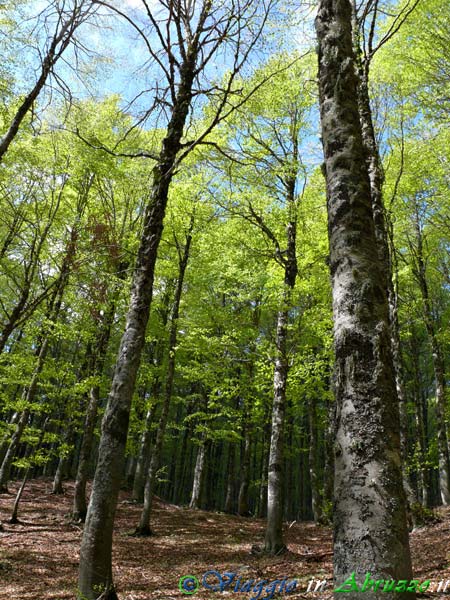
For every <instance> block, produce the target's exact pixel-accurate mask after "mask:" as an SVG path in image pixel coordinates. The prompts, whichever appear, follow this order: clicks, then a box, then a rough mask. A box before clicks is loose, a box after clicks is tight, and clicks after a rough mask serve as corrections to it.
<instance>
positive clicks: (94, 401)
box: [72, 298, 116, 523]
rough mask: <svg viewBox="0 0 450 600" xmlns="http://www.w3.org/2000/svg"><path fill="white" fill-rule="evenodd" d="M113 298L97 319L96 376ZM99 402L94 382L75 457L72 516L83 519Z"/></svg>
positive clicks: (109, 325) (103, 353) (92, 366)
mask: <svg viewBox="0 0 450 600" xmlns="http://www.w3.org/2000/svg"><path fill="white" fill-rule="evenodd" d="M115 305H116V303H115V300H114V298H113V299H112V300H111V301H110V303H109V306H108V309H107V311H106V312H105V314H104V316H103V318H102V319H101V321H100V326H99V332H98V337H97V343H96V345H95V346H94V347H93V349H92V357H91V364H90V370H91V372H92V374H93V375H95V376H96V377H101V375H102V373H103V367H104V363H105V358H106V351H107V349H108V344H109V339H110V337H111V328H112V325H113V322H114V313H115ZM99 402H100V386H99V384H98V383H96V384H94V385H93V386H92V387H91V388H90V390H89V399H88V405H87V409H86V415H85V419H84V428H83V437H82V440H81V446H80V451H79V458H78V468H77V474H76V477H75V490H74V497H73V507H72V518H73V520H75V521H81V522H83V523H84V521H85V519H86V514H87V502H86V484H87V479H88V475H89V464H90V460H91V455H92V449H93V441H94V431H95V425H96V422H97V410H98V405H99Z"/></svg>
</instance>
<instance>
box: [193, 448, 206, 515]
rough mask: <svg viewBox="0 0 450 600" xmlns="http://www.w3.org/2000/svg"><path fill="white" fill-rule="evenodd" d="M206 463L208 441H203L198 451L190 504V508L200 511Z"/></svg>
mask: <svg viewBox="0 0 450 600" xmlns="http://www.w3.org/2000/svg"><path fill="white" fill-rule="evenodd" d="M205 462H206V441H205V440H203V441H202V442H201V443H200V445H199V447H198V451H197V459H196V461H195V469H194V481H193V484H192V495H191V501H190V503H189V508H194V509H199V508H200V502H201V494H202V487H203V478H204V474H205Z"/></svg>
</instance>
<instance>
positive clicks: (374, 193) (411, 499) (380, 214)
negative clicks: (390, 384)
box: [353, 15, 417, 516]
mask: <svg viewBox="0 0 450 600" xmlns="http://www.w3.org/2000/svg"><path fill="white" fill-rule="evenodd" d="M353 17H354V29H353V42H354V46H355V55H356V64H357V70H358V87H357V89H358V109H359V117H360V122H361V133H362V140H363V146H364V152H365V158H366V164H367V171H368V175H369V183H370V190H371V199H372V211H373V220H374V225H375V237H376V240H377V247H378V255H379V257H380V262H381V264H382V266H383V274H384V277H385V286H386V292H387V295H388V302H389V322H390V327H391V347H392V360H393V365H394V373H395V383H396V391H397V399H398V403H399V412H400V448H401V454H402V461H403V486H404V488H405V492H406V498H407V501H408V506H409V507H411V506H412V505H413V504H415V503H416V502H417V498H416V496H415V494H414V492H413V489H412V487H411V485H410V483H409V480H408V476H407V473H406V470H405V467H406V461H407V456H408V448H407V445H408V439H407V414H406V394H405V388H404V381H403V366H402V360H401V350H400V333H399V324H398V314H397V293H396V290H395V288H394V282H393V264H392V256H391V253H392V252H391V250H393V248H392V249H391V246H390V243H389V236H388V218H387V216H386V213H385V209H384V204H383V184H384V172H383V166H382V162H381V157H380V152H379V149H378V143H377V139H376V136H375V127H374V124H373V120H372V109H371V106H370V94H369V68H370V60H371V57H367V56H366V57H365V58H363V56H362V50H361V42H360V31H359V28H358V26H357V25H356V17H355V15H353ZM391 242H392V239H391ZM411 515H412V516H413V513H411Z"/></svg>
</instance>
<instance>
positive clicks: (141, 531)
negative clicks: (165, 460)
mask: <svg viewBox="0 0 450 600" xmlns="http://www.w3.org/2000/svg"><path fill="white" fill-rule="evenodd" d="M193 228H194V216H193V215H192V217H191V220H190V223H189V229H188V233H187V237H186V242H185V245H184V249H183V252H181V248H179V247H178V252H179V270H178V281H177V285H176V289H175V296H174V300H173V307H172V315H171V318H170V333H169V359H168V363H167V373H166V386H165V390H164V401H163V405H162V410H161V416H160V419H159V424H158V431H157V433H156V441H155V446H154V448H153V449H152V453H151V459H150V467H149V470H148V473H147V479H146V482H145V491H144V507H143V509H142V512H141V518H140V521H139V526H138V527H137V529H136V534H137V535H151V528H150V515H151V510H152V498H153V491H154V486H155V478H156V473H157V471H158V469H159V466H160V462H161V453H162V448H163V442H164V436H165V433H166V426H167V419H168V417H169V408H170V402H171V399H172V390H173V380H174V377H175V354H176V345H177V331H178V317H179V313H180V301H181V295H182V292H183V284H184V276H185V273H186V267H187V264H188V261H189V253H190V250H191V243H192V230H193Z"/></svg>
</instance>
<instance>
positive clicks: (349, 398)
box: [316, 0, 413, 600]
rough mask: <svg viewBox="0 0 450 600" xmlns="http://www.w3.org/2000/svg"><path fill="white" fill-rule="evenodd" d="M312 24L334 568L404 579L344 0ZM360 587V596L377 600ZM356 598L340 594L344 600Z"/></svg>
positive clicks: (390, 391)
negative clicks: (328, 300)
mask: <svg viewBox="0 0 450 600" xmlns="http://www.w3.org/2000/svg"><path fill="white" fill-rule="evenodd" d="M316 30H317V35H318V41H319V92H320V112H321V122H322V141H323V146H324V156H325V174H326V181H327V204H328V231H329V241H330V263H331V264H330V268H331V276H332V288H333V316H334V341H335V358H336V367H335V368H336V375H335V376H336V443H335V448H336V462H335V511H334V570H335V573H334V574H335V579H336V582H338V583H339V584H342V583H343V582H344V581H345V580H346V579H347V578H349V577H350V576H351V574H352V573H353V572H354V573H355V574H356V578H357V580H361V579H362V580H363V581H364V579H365V575H366V573H367V572H370V573H371V576H372V578H373V579H385V580H386V579H387V580H390V579H398V580H400V579H411V578H412V571H411V559H410V552H409V546H408V530H407V520H406V509H405V505H406V500H405V495H404V491H403V486H402V472H401V453H400V440H399V427H400V422H399V412H398V404H397V398H396V389H395V373H394V368H393V363H392V353H391V340H390V323H389V308H388V299H387V293H386V278H385V274H384V273H383V264H382V260H381V258H380V254H379V250H378V244H377V238H376V234H375V225H374V215H373V208H372V196H371V187H370V182H369V175H368V170H367V164H366V158H365V151H364V146H363V138H362V132H361V124H360V115H359V111H358V102H357V98H358V95H357V77H356V73H355V57H354V53H353V49H352V28H351V7H350V4H349V2H348V0H321V2H320V5H319V11H318V15H317V17H316ZM366 594H367V600H370V599H375V598H377V597H381V596H380V593H378V592H373V591H369V592H366ZM338 595H339V594H336V597H338ZM383 595H385V596H386V598H392V599H393V598H394V597H395V598H402V597H404V598H411V597H412V596H413V595H412V594H409V593H405V594H403V593H392V594H390V593H385V594H383ZM359 596H360V593H359V592H348V597H349V598H350V599H351V598H354V599H355V600H357V598H359Z"/></svg>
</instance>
